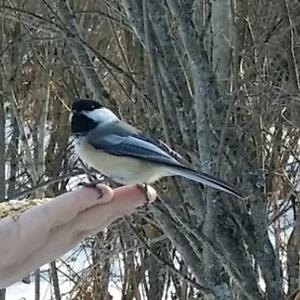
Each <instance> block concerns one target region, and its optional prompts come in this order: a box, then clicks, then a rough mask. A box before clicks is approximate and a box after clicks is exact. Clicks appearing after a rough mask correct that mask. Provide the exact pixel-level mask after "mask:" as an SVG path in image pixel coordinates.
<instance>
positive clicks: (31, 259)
mask: <svg viewBox="0 0 300 300" xmlns="http://www.w3.org/2000/svg"><path fill="white" fill-rule="evenodd" d="M97 187H99V188H100V189H101V191H102V194H103V195H102V197H101V198H99V193H98V192H97V190H95V189H91V188H86V187H84V188H80V189H78V190H75V191H72V192H69V193H66V194H63V195H60V196H58V197H56V198H54V199H53V200H51V201H49V202H48V203H46V204H44V205H40V206H37V207H33V208H30V209H28V210H27V211H25V212H24V213H22V214H21V215H20V217H19V218H18V219H17V220H16V221H15V220H13V219H11V218H10V217H7V218H4V219H0V288H4V287H7V286H9V285H11V284H13V283H15V282H16V281H18V280H20V279H22V278H23V277H24V276H26V275H27V274H29V273H30V272H32V271H34V270H35V269H37V268H38V267H40V266H42V265H43V264H45V263H48V262H50V261H53V260H55V259H56V258H58V257H60V256H62V255H63V254H64V253H66V252H67V251H69V250H71V249H72V248H74V247H75V246H76V245H77V244H78V243H79V242H80V241H81V240H83V239H84V238H86V237H88V236H89V235H92V234H95V233H97V232H99V231H101V230H103V229H104V228H106V227H107V226H108V225H109V224H110V223H111V222H112V221H114V220H116V219H118V218H120V217H122V216H124V215H129V214H131V213H132V212H134V210H135V209H137V208H138V207H140V206H142V205H144V204H145V203H146V202H147V199H145V195H144V193H143V192H142V191H141V190H140V189H139V188H137V187H136V186H124V187H120V188H117V189H114V190H112V189H111V188H109V187H107V186H105V185H101V184H99V185H97ZM148 198H149V200H150V202H152V201H154V200H155V198H156V193H155V191H154V189H153V188H151V187H148Z"/></svg>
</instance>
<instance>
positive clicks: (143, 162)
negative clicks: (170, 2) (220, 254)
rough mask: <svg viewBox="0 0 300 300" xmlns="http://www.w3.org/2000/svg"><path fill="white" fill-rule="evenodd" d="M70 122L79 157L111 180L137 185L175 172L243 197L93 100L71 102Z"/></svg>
mask: <svg viewBox="0 0 300 300" xmlns="http://www.w3.org/2000/svg"><path fill="white" fill-rule="evenodd" d="M70 122H71V131H72V135H73V137H74V142H75V152H76V153H77V155H78V156H79V158H80V159H81V160H82V161H83V162H85V163H86V164H87V165H89V166H90V167H93V168H94V169H96V170H98V171H99V172H100V173H101V174H103V175H105V176H107V177H110V178H111V179H112V180H113V181H115V182H118V183H121V184H137V185H139V186H141V185H147V184H150V183H153V182H155V181H157V180H158V179H160V178H162V177H166V176H176V175H178V176H182V177H185V178H187V179H190V180H193V181H196V182H199V183H201V184H204V185H208V186H211V187H213V188H215V189H218V190H221V191H224V192H227V193H229V194H232V195H234V196H236V197H239V198H244V196H243V194H242V193H241V192H240V191H239V190H238V189H237V188H236V187H233V186H231V185H229V184H227V183H226V182H224V181H222V180H220V179H217V178H216V177H213V176H211V175H208V174H205V173H203V172H199V171H195V170H193V169H192V168H190V167H189V166H187V165H185V164H183V163H181V162H180V161H179V160H180V157H181V156H180V155H179V154H178V153H176V152H175V151H174V150H172V149H171V148H169V147H168V146H167V145H166V144H164V143H163V142H161V141H159V140H156V139H153V138H151V137H149V136H147V135H146V134H145V133H143V132H142V131H140V130H138V129H136V128H134V127H132V126H130V125H129V124H127V123H125V122H123V121H121V120H120V119H119V118H118V117H117V116H116V115H115V114H114V113H113V112H112V111H111V110H109V109H108V108H105V107H102V106H101V104H100V103H99V102H97V101H94V100H78V101H76V102H74V103H73V105H72V111H71V114H70Z"/></svg>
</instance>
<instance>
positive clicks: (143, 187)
mask: <svg viewBox="0 0 300 300" xmlns="http://www.w3.org/2000/svg"><path fill="white" fill-rule="evenodd" d="M136 186H137V188H138V189H139V190H141V191H142V192H143V194H144V195H145V199H146V203H145V205H147V204H149V203H150V198H149V195H148V185H147V184H137V185H136Z"/></svg>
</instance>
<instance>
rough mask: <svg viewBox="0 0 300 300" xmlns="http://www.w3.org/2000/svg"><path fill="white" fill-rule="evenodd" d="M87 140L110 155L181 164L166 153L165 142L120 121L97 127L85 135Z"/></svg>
mask: <svg viewBox="0 0 300 300" xmlns="http://www.w3.org/2000/svg"><path fill="white" fill-rule="evenodd" d="M87 140H88V142H89V143H90V144H91V145H92V146H93V147H94V148H96V149H97V150H103V151H105V152H107V153H110V154H112V155H117V156H128V157H133V158H139V159H142V160H146V161H151V162H154V163H158V164H165V165H169V166H178V165H181V164H180V163H179V162H178V161H177V160H176V158H174V157H173V156H172V154H171V153H168V152H169V151H168V149H169V148H168V147H167V146H166V145H165V144H160V142H159V141H156V140H154V139H152V138H150V137H148V136H146V135H144V134H143V133H142V132H141V131H139V130H137V129H136V128H134V127H132V126H130V125H128V124H126V123H123V122H121V121H118V122H116V123H114V124H113V125H111V124H110V125H107V126H104V127H100V128H99V127H97V128H96V129H94V130H92V131H91V132H90V133H89V134H88V135H87ZM170 151H171V150H170Z"/></svg>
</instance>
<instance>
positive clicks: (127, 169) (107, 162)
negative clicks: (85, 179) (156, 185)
mask: <svg viewBox="0 0 300 300" xmlns="http://www.w3.org/2000/svg"><path fill="white" fill-rule="evenodd" d="M75 151H76V153H77V155H78V156H79V157H80V159H81V160H82V161H83V162H84V163H86V164H87V165H88V166H90V167H93V168H94V169H96V170H98V171H99V172H100V173H102V174H103V175H105V176H108V177H110V178H111V179H112V180H114V181H116V182H119V183H122V184H141V183H152V182H154V181H156V180H158V179H159V178H161V177H164V176H167V175H170V174H169V172H168V170H167V168H163V167H161V166H158V165H157V164H153V163H151V162H146V161H142V160H139V159H135V158H132V157H125V156H117V155H111V154H108V153H106V152H104V151H102V150H96V149H95V148H94V147H93V146H91V145H90V144H88V143H87V142H86V139H85V137H79V138H75Z"/></svg>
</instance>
